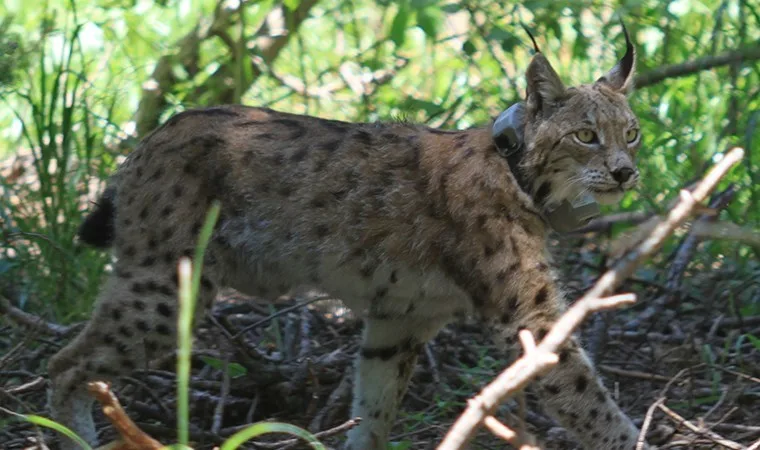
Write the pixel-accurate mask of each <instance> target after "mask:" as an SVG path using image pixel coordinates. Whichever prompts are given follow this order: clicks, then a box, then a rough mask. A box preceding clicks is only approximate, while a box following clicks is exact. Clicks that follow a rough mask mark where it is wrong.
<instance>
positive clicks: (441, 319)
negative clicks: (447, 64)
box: [49, 33, 641, 450]
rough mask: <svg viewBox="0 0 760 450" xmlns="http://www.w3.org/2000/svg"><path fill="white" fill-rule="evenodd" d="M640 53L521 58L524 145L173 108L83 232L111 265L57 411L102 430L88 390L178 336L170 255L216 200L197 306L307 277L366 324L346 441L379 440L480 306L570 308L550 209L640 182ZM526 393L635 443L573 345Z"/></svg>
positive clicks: (489, 317)
mask: <svg viewBox="0 0 760 450" xmlns="http://www.w3.org/2000/svg"><path fill="white" fill-rule="evenodd" d="M633 73H634V48H633V45H632V44H631V42H630V40H629V39H628V35H627V33H626V53H625V56H624V57H623V58H622V59H621V60H620V62H619V63H618V64H617V65H616V66H615V67H614V68H613V69H612V70H611V71H609V72H608V73H607V74H606V75H604V76H603V77H601V78H600V79H598V80H597V81H595V82H593V83H590V84H586V85H580V86H577V87H570V88H566V87H565V86H564V85H563V83H562V81H561V80H560V78H559V76H558V75H557V73H556V72H555V70H554V69H553V68H552V66H551V65H550V64H549V62H548V60H547V59H546V58H545V57H544V55H543V54H542V53H540V52H537V53H536V54H535V55H534V56H533V58H532V60H531V62H530V64H529V66H528V69H527V73H526V78H527V92H526V97H525V99H524V102H523V106H524V118H523V119H522V122H521V123H520V124H519V128H520V132H521V133H522V136H523V140H524V142H523V150H522V151H521V152H519V153H517V154H511V156H510V157H509V158H506V157H505V156H504V152H502V151H500V148H499V145H498V142H495V139H494V136H493V135H492V126H493V124H489V125H488V126H485V127H482V128H473V129H468V130H460V131H453V130H452V131H449V130H440V129H435V128H429V127H426V126H421V125H413V124H409V123H371V124H369V123H345V122H339V121H333V120H325V119H320V118H315V117H309V116H300V115H293V114H285V113H281V112H276V111H273V110H269V109H263V108H250V107H243V106H220V107H211V108H206V109H197V110H189V111H186V112H183V113H180V114H178V115H176V116H174V117H172V118H171V119H170V120H168V121H167V122H166V123H165V124H164V125H162V126H161V127H159V128H158V129H156V130H155V131H153V132H152V133H151V134H150V135H149V136H147V137H146V138H145V139H144V140H143V141H142V142H141V143H140V145H139V146H138V147H137V149H136V150H135V151H134V152H133V153H132V154H131V155H130V156H129V157H128V158H127V160H126V161H125V162H124V164H123V165H122V166H121V167H120V169H119V170H118V172H117V174H116V175H115V176H114V177H113V178H112V179H111V181H110V183H109V186H108V187H107V188H106V190H105V192H104V193H103V195H102V197H101V199H100V200H99V203H98V205H97V207H96V208H95V209H94V211H93V212H92V213H91V214H90V215H89V216H88V217H87V218H86V219H85V221H84V223H83V225H82V228H81V230H80V237H81V239H82V241H84V242H86V243H89V244H91V245H95V246H98V247H103V248H106V247H113V250H114V254H115V257H116V262H115V263H114V268H113V273H112V274H111V275H110V276H109V278H108V280H107V281H106V283H105V286H104V287H103V289H102V292H101V293H100V296H99V298H98V301H97V304H96V306H95V310H94V313H93V316H92V320H90V321H89V324H88V325H87V326H86V328H85V329H84V330H83V331H82V332H81V334H79V335H78V336H77V337H76V338H75V339H74V340H73V341H72V342H71V343H69V344H68V345H67V346H66V347H65V348H63V349H62V350H61V351H60V352H59V353H58V354H56V355H55V356H54V357H53V358H52V359H51V361H50V364H49V374H50V377H51V380H52V386H53V389H52V393H51V408H52V411H53V414H54V417H55V419H56V420H59V421H61V422H62V423H64V424H65V425H68V426H70V427H71V428H73V429H74V430H75V431H76V432H78V433H79V434H80V435H81V436H83V437H84V438H85V439H86V440H87V441H89V442H93V443H94V441H95V440H96V437H97V436H96V433H95V428H94V426H93V421H92V416H91V408H92V400H91V399H90V398H89V396H88V394H87V392H86V387H85V384H86V382H87V381H88V380H94V379H98V380H109V379H112V378H114V377H117V376H118V375H121V374H125V373H128V372H129V371H130V370H132V369H135V368H139V367H144V366H145V364H146V363H147V362H148V361H150V360H152V359H155V358H156V357H158V356H160V355H162V354H165V353H166V352H167V351H170V350H171V349H172V348H173V347H174V346H175V343H176V342H175V322H176V314H177V304H176V301H175V298H176V296H177V274H176V267H177V261H178V258H180V257H181V256H182V255H189V254H191V253H192V251H193V249H194V247H195V245H196V240H197V235H198V232H199V229H200V227H201V224H202V221H203V220H204V218H205V215H206V212H207V209H208V207H209V205H210V204H211V202H212V201H214V200H218V201H220V203H221V205H222V209H221V216H220V219H219V222H218V224H217V226H216V228H215V231H214V235H213V237H212V240H211V243H210V245H209V248H208V251H207V257H206V259H205V266H204V274H203V278H202V287H201V291H200V294H199V295H200V299H199V302H198V304H199V306H198V309H199V311H198V312H197V314H199V315H201V314H202V313H203V312H204V310H206V309H207V308H210V307H211V304H212V301H213V299H214V297H215V294H216V293H217V291H218V290H219V289H220V288H222V287H232V288H234V289H237V290H239V291H241V292H243V293H247V294H252V295H257V296H261V297H273V296H277V295H279V294H281V293H284V292H286V291H287V290H288V289H289V288H291V287H294V286H306V285H313V286H318V287H320V288H322V289H324V290H325V291H327V292H330V293H332V294H333V295H335V296H337V297H339V298H341V299H343V300H344V301H345V303H346V304H347V305H348V306H349V307H350V308H351V309H352V310H353V311H355V312H356V313H357V314H359V315H361V316H362V317H363V320H364V322H365V329H364V333H363V341H362V344H361V349H360V351H359V352H358V353H359V354H358V355H357V359H356V368H355V370H356V377H355V383H354V385H355V388H354V400H353V406H352V412H351V415H352V416H354V417H357V416H358V417H361V418H363V421H362V422H361V423H360V425H359V426H358V427H356V428H355V429H353V430H351V431H350V433H349V435H348V440H347V442H346V444H345V448H347V449H350V450H373V449H384V448H385V445H386V442H387V439H388V435H389V432H390V430H391V427H392V425H393V422H394V419H395V416H396V413H397V409H398V407H399V404H400V402H401V400H402V397H403V395H404V393H405V390H406V386H407V383H408V380H409V378H410V375H411V374H412V371H413V368H414V365H415V361H416V359H417V353H418V351H419V350H420V348H421V346H422V345H423V344H424V343H425V342H427V341H428V340H430V339H431V338H433V337H434V336H435V335H436V333H437V332H438V331H439V330H440V329H441V327H443V326H444V325H445V324H447V323H449V322H450V321H452V319H453V318H456V317H461V316H464V315H470V314H472V315H475V316H476V317H479V318H480V319H481V320H482V321H483V323H485V324H487V325H488V326H489V327H490V329H492V330H494V331H495V335H496V336H497V340H499V341H501V342H504V343H507V344H508V345H511V344H513V343H514V342H515V336H516V333H517V332H518V331H519V330H521V329H529V330H531V331H532V332H533V333H534V334H535V335H536V336H537V337H538V338H541V337H542V336H543V335H544V334H545V333H546V332H547V330H548V329H549V328H550V327H551V326H552V323H553V322H554V321H555V320H556V319H557V318H558V316H559V315H560V314H561V313H562V311H563V309H564V308H565V303H564V300H563V297H562V294H561V292H560V289H559V288H558V287H557V285H556V284H555V282H554V281H553V273H552V270H551V269H550V266H549V256H548V252H547V245H546V238H547V235H548V233H549V232H550V231H551V228H550V226H549V222H548V221H547V214H548V213H547V212H548V211H551V210H552V208H553V207H554V206H556V205H557V204H559V203H561V202H563V201H572V200H573V199H575V198H577V197H578V196H580V195H589V194H590V195H593V196H594V197H595V198H596V199H597V200H598V201H600V202H605V203H609V202H613V201H616V200H618V199H619V198H620V197H621V195H622V194H623V193H624V192H625V191H627V190H629V189H631V188H632V187H634V186H635V184H636V183H637V181H638V177H639V173H638V171H637V169H636V167H635V165H634V158H635V155H636V151H637V148H638V147H639V145H640V142H641V138H640V136H639V126H638V122H637V118H636V116H635V115H634V114H633V112H632V111H631V109H630V107H629V105H628V103H627V99H626V96H627V94H628V93H629V92H630V91H631V89H632V79H633ZM534 385H535V386H534V389H535V391H536V393H537V395H538V397H539V399H540V400H541V402H542V404H543V406H544V407H545V408H546V410H547V411H548V412H549V413H550V414H551V415H552V416H553V417H554V418H556V420H558V421H559V423H560V424H561V425H562V426H564V427H565V428H567V429H568V430H569V431H570V432H571V433H572V435H574V436H575V437H576V438H577V439H578V440H579V441H580V442H581V444H582V445H583V446H584V447H585V448H588V449H595V450H599V449H625V450H631V449H633V448H634V447H635V445H636V440H637V437H638V430H637V429H636V427H635V426H634V424H633V423H632V422H631V420H630V419H629V418H628V417H627V416H626V415H625V414H624V413H623V411H621V409H620V408H619V407H618V405H616V403H615V401H614V400H613V399H612V398H611V397H610V395H609V393H608V392H607V391H606V390H605V388H604V387H603V385H602V383H601V381H600V380H599V378H598V376H597V375H596V374H595V371H594V368H593V367H592V364H591V363H590V361H589V359H588V358H587V356H586V355H585V353H584V352H583V350H582V349H581V347H580V346H579V344H578V342H576V341H572V342H569V343H568V344H567V345H566V346H565V347H564V349H563V350H562V351H561V354H560V363H559V364H558V367H557V368H556V369H554V370H552V371H551V372H549V373H548V374H546V375H545V376H543V377H542V378H541V379H540V380H539V381H537V382H535V383H534Z"/></svg>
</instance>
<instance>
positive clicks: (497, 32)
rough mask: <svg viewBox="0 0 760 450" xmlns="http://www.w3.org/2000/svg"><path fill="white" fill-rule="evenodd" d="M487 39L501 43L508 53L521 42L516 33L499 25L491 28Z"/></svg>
mask: <svg viewBox="0 0 760 450" xmlns="http://www.w3.org/2000/svg"><path fill="white" fill-rule="evenodd" d="M486 39H488V40H489V41H496V42H498V43H499V45H501V48H503V49H504V51H505V52H507V53H510V52H511V51H512V50H514V48H515V47H516V46H517V45H519V44H520V43H521V42H520V40H519V39H518V38H517V36H515V34H514V33H510V32H509V31H507V30H505V29H504V28H502V27H500V26H498V25H495V26H494V27H493V29H491V31H490V32H489V33H488V36H486Z"/></svg>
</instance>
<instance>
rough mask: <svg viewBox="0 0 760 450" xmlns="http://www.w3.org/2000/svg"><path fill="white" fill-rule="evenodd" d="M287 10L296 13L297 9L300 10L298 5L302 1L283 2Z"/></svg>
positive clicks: (285, 0)
mask: <svg viewBox="0 0 760 450" xmlns="http://www.w3.org/2000/svg"><path fill="white" fill-rule="evenodd" d="M282 3H283V4H284V5H285V7H286V8H288V9H289V10H291V11H295V10H296V8H298V5H300V4H301V0H283V2H282Z"/></svg>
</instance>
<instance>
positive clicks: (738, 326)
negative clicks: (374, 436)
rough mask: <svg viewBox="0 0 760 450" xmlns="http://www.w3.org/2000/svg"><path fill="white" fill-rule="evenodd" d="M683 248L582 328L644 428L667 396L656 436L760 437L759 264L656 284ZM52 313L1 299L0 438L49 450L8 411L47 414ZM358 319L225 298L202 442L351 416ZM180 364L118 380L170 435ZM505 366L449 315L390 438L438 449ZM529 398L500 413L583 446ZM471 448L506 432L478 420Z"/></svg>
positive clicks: (299, 305)
mask: <svg viewBox="0 0 760 450" xmlns="http://www.w3.org/2000/svg"><path fill="white" fill-rule="evenodd" d="M594 239H595V240H596V241H597V242H598V241H599V237H596V238H594ZM589 242H593V241H591V240H589V237H588V236H586V237H583V238H581V237H579V238H577V239H572V240H565V241H563V243H562V244H558V247H559V250H560V252H559V254H562V255H565V256H564V258H562V260H561V269H562V272H563V274H564V276H563V284H564V285H565V286H566V289H567V291H568V296H569V298H571V299H574V298H577V297H578V294H579V293H581V292H583V291H584V290H585V289H587V288H588V287H589V286H590V285H591V284H592V283H593V282H594V280H595V279H596V278H597V277H598V276H599V273H600V268H601V267H603V265H604V262H605V261H604V258H603V257H602V256H601V255H600V253H599V251H598V250H597V248H596V247H595V246H593V245H591V244H590V243H589ZM676 253H677V252H673V254H671V255H670V256H665V257H662V258H661V260H660V261H658V262H655V263H654V265H648V266H646V267H644V268H643V269H641V270H640V271H639V272H638V273H637V275H636V277H634V279H633V280H630V281H629V282H627V283H626V284H625V285H624V287H623V288H622V289H621V290H620V292H635V293H636V294H637V295H638V303H637V305H636V306H634V307H632V308H629V309H627V310H624V311H616V312H612V313H604V314H598V315H596V316H595V317H593V318H592V319H591V320H590V321H588V322H587V323H586V324H585V327H584V329H583V330H582V338H583V342H584V345H585V346H586V347H587V348H588V349H589V351H590V353H591V355H592V357H593V359H594V360H595V361H596V365H597V367H598V369H599V371H600V373H601V375H602V376H603V378H604V379H605V383H606V385H607V386H608V387H609V388H610V390H611V391H612V393H613V395H614V396H615V397H616V398H617V399H618V401H619V403H620V404H621V405H622V407H623V408H624V409H625V410H626V411H627V412H628V413H629V414H630V415H631V416H632V417H634V418H635V419H636V422H637V424H638V425H641V424H642V421H643V420H644V418H645V416H647V411H648V410H650V407H651V406H652V405H653V404H654V403H655V402H656V401H657V400H661V399H662V400H661V402H662V404H663V405H665V406H666V408H665V409H662V408H652V413H650V414H651V416H652V424H651V425H650V427H649V428H650V429H655V428H657V429H659V430H660V431H663V430H666V431H667V430H671V431H673V434H671V435H669V436H666V437H667V443H660V444H661V446H660V447H659V448H674V449H675V448H680V449H693V448H716V449H717V448H732V449H733V448H736V449H743V448H751V449H757V448H760V343H758V341H757V340H755V338H753V337H750V336H757V337H760V316H757V315H754V316H753V315H751V313H750V314H749V315H746V314H747V313H746V311H745V310H743V309H742V308H741V304H740V303H741V302H740V300H741V299H742V298H745V297H746V296H747V295H751V296H752V297H753V298H752V301H753V302H754V303H755V305H757V299H756V298H755V297H757V296H758V295H760V281H758V280H759V279H760V277H758V276H757V275H758V274H757V273H755V274H749V275H748V274H747V273H746V268H743V269H739V268H736V267H734V266H732V265H730V264H727V263H726V264H723V265H720V264H718V265H714V266H713V267H701V265H700V264H691V265H690V266H689V267H688V270H682V272H681V275H683V281H678V282H677V283H676V284H674V283H673V280H669V281H662V280H668V278H669V276H670V275H673V273H672V272H673V270H672V269H671V268H672V267H673V265H674V264H677V263H678V261H677V255H676ZM678 270H681V269H678ZM740 270H741V272H740ZM669 272H670V274H669ZM668 274H669V275H668ZM676 275H677V274H676ZM674 286H677V289H674ZM305 303H307V304H305ZM750 303H752V302H750ZM304 304H305V305H304ZM656 305H663V306H662V307H657V306H656ZM6 306H7V304H6ZM741 313H744V314H745V316H744V317H740V315H739V314H741ZM53 325H54V324H49V323H48V324H42V325H39V326H35V327H33V328H29V327H25V326H21V325H20V324H19V319H18V318H16V317H15V316H13V315H12V314H9V311H8V310H7V309H6V310H5V312H4V313H2V312H0V355H1V356H0V407H2V408H3V410H0V449H8V450H15V449H24V448H44V447H43V445H47V446H48V447H49V448H55V443H54V441H53V439H52V433H51V432H49V431H44V430H40V429H37V428H35V427H33V426H31V425H30V424H28V423H26V422H23V421H18V420H15V419H13V418H12V416H10V415H9V413H8V412H9V411H13V412H16V413H24V414H39V415H47V414H48V410H47V408H46V389H47V387H48V381H47V378H46V369H45V367H46V362H47V359H48V358H49V357H50V356H51V355H52V354H53V353H55V352H56V351H57V350H58V349H59V348H60V347H61V346H62V345H64V344H65V343H66V341H67V340H68V339H70V338H71V337H72V334H73V333H72V331H75V330H76V329H77V327H76V326H75V327H74V328H73V329H72V328H56V327H55V326H53ZM360 331H361V323H360V322H359V321H358V320H356V319H355V318H353V317H352V316H351V314H350V312H347V311H345V310H344V309H343V308H342V307H341V306H340V303H338V302H337V301H335V300H331V299H328V300H320V301H312V302H311V303H309V298H308V296H298V297H294V298H291V299H284V300H283V301H281V302H278V303H277V304H276V306H269V305H265V304H260V303H256V302H252V301H250V299H245V298H243V297H241V296H240V295H237V294H235V293H231V292H227V293H225V295H222V296H221V297H220V299H219V301H218V302H217V304H216V307H215V308H214V310H213V313H212V314H211V315H209V316H207V317H206V318H205V319H204V320H203V321H202V324H201V327H200V329H199V331H198V333H197V341H196V344H195V347H194V356H193V372H192V380H191V391H192V392H191V408H192V410H191V422H192V424H191V439H192V441H193V442H194V444H193V445H194V448H197V449H211V448H213V447H214V446H216V445H219V444H220V443H221V442H222V441H223V440H224V438H225V437H227V436H230V435H231V434H233V433H234V432H236V431H238V430H239V429H241V428H242V426H243V425H245V424H248V423H252V422H255V421H261V420H277V421H283V422H288V423H293V424H296V425H299V426H302V427H304V428H307V429H309V430H311V431H313V432H318V431H324V430H330V429H332V428H334V427H337V426H339V425H341V424H342V423H344V422H345V421H346V420H347V419H348V408H349V404H350V398H351V375H352V358H353V355H354V353H355V352H356V350H357V347H358V338H359V335H360ZM225 362H227V363H228V364H227V365H226V367H227V370H223V368H224V366H225ZM173 365H174V361H173V355H169V356H168V357H167V358H166V359H165V360H163V361H160V362H158V363H157V365H156V367H154V368H151V369H146V370H142V371H139V372H137V373H134V374H131V375H129V376H125V377H123V378H122V379H121V381H120V382H119V383H117V384H115V385H114V391H115V392H116V393H117V395H118V396H119V398H120V400H121V402H122V404H124V405H125V407H126V410H127V412H128V413H129V415H130V416H131V417H132V418H133V419H134V420H135V421H136V422H137V423H138V425H139V426H140V427H141V428H142V429H143V430H145V431H146V432H148V433H149V434H151V435H152V436H153V437H155V438H156V439H158V440H160V441H161V442H164V443H170V442H173V439H175V437H176V435H175V431H174V427H175V423H176V416H175V413H174V411H175V407H176V396H175V390H176V385H175V382H174V374H173V372H172V367H173ZM507 365H508V359H507V357H506V355H505V354H504V353H503V352H502V351H500V350H499V349H498V348H497V347H496V346H495V345H494V344H493V343H492V342H491V341H490V340H489V337H488V336H487V334H486V332H485V330H484V329H483V327H482V326H480V325H479V324H478V323H477V322H475V321H467V322H463V323H456V324H452V325H450V326H448V327H446V328H445V329H444V330H443V331H442V332H441V333H440V334H439V335H438V336H437V337H436V338H435V339H434V340H433V341H432V342H430V343H429V344H428V345H427V346H426V348H425V349H424V352H423V354H422V355H421V356H420V359H419V363H418V365H417V368H416V371H415V373H414V376H413V378H412V381H411V386H410V389H409V393H408V395H407V396H406V399H405V402H404V407H403V412H402V413H401V415H400V417H399V419H398V421H397V423H396V426H395V428H394V431H393V435H392V440H393V442H394V444H393V447H392V448H395V449H432V448H435V446H436V445H437V444H438V443H439V442H440V441H441V439H442V437H443V435H444V434H445V432H446V430H447V429H448V428H449V427H450V425H451V424H452V422H453V421H454V420H456V418H457V416H458V415H459V414H460V413H461V411H462V409H463V407H464V405H465V404H466V401H467V399H468V398H469V397H470V396H472V395H473V394H475V393H477V392H478V390H479V389H480V388H481V387H483V386H484V385H485V384H486V383H487V382H488V381H489V380H491V379H492V378H493V377H494V376H495V375H496V374H497V373H499V372H500V371H501V370H502V369H503V368H505V367H506V366H507ZM225 374H226V375H225ZM526 399H527V406H528V408H527V410H526V411H523V412H521V408H520V407H519V406H518V404H519V403H518V402H517V401H512V402H510V403H507V404H506V405H504V406H503V407H502V408H501V409H500V411H499V417H500V418H502V419H503V420H504V422H506V423H508V424H516V420H517V419H516V417H519V416H521V415H522V416H524V421H525V425H526V427H527V430H528V431H530V432H532V433H534V434H535V435H537V436H539V437H540V439H541V440H542V441H543V442H544V443H543V446H542V448H546V449H573V448H577V447H576V446H575V445H574V444H573V442H572V440H571V439H570V437H569V436H568V435H567V434H566V433H565V432H564V431H563V430H562V429H560V428H559V427H557V426H556V425H555V424H554V423H553V422H552V421H551V419H549V418H548V417H547V416H546V415H544V414H543V413H542V412H541V410H540V408H539V407H538V406H537V405H536V404H535V402H534V400H533V398H532V397H531V395H530V394H529V393H528V394H527V395H526ZM97 423H98V427H99V431H100V433H101V438H102V441H104V442H105V441H108V440H110V439H111V438H113V437H114V432H113V430H112V429H111V427H110V425H109V424H108V423H107V422H106V420H105V419H104V417H103V416H102V415H100V414H99V415H98V416H97ZM333 431H335V430H333ZM344 437H345V432H344V431H337V432H333V433H331V432H328V434H327V436H326V437H324V438H323V442H324V443H325V444H327V445H328V446H330V447H336V446H339V444H340V442H341V441H342V440H343V439H344ZM660 437H662V435H661V434H660ZM283 439H287V437H284V436H283V435H272V436H271V437H266V438H263V439H261V440H259V441H257V442H259V443H260V444H261V445H253V444H250V445H248V447H247V448H296V447H292V446H287V445H284V444H285V443H283V442H282V440H283ZM753 443H754V444H753ZM298 448H306V447H305V446H302V447H298ZM470 448H473V449H500V448H505V444H504V443H503V442H501V441H499V440H498V439H497V438H495V437H493V436H491V435H490V434H489V433H488V432H486V431H480V432H479V434H478V436H477V439H476V441H475V442H474V443H473V444H472V445H471V447H470ZM507 448H509V447H507Z"/></svg>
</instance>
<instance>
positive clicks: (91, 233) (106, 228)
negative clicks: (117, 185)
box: [77, 189, 116, 248]
mask: <svg viewBox="0 0 760 450" xmlns="http://www.w3.org/2000/svg"><path fill="white" fill-rule="evenodd" d="M109 194H112V193H111V192H109V190H108V189H106V192H104V193H103V196H102V197H101V198H100V201H99V202H98V203H97V204H96V205H95V209H94V210H93V211H92V212H91V213H90V214H89V215H88V216H87V217H85V219H84V222H82V225H80V226H79V231H78V233H77V234H78V235H79V239H80V240H81V241H82V242H84V243H86V244H88V245H91V246H93V247H97V248H109V247H110V246H111V245H112V244H113V239H114V215H115V214H116V208H115V205H114V200H113V196H112V195H109Z"/></svg>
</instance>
